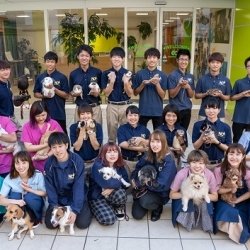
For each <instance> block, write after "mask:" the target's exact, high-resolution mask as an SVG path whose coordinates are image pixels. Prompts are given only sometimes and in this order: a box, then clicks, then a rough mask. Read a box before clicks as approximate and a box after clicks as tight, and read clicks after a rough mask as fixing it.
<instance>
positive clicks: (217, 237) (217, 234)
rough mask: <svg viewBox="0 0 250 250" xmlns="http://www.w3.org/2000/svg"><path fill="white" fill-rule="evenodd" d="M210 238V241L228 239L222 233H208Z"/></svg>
mask: <svg viewBox="0 0 250 250" xmlns="http://www.w3.org/2000/svg"><path fill="white" fill-rule="evenodd" d="M210 236H211V238H212V239H215V240H227V239H228V235H227V234H226V233H223V232H218V233H216V234H213V233H210Z"/></svg>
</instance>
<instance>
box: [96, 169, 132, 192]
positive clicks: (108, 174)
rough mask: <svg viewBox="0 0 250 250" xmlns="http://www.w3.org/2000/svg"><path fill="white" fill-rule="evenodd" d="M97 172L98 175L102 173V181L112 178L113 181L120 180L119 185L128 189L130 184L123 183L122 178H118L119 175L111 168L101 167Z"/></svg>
mask: <svg viewBox="0 0 250 250" xmlns="http://www.w3.org/2000/svg"><path fill="white" fill-rule="evenodd" d="M98 171H99V173H102V177H103V179H104V180H109V179H110V178H114V179H117V180H120V181H121V183H122V184H123V185H124V186H125V187H130V183H128V182H127V181H125V180H124V179H123V178H122V176H120V175H119V174H117V172H116V170H115V169H114V168H111V167H102V168H101V169H99V170H98Z"/></svg>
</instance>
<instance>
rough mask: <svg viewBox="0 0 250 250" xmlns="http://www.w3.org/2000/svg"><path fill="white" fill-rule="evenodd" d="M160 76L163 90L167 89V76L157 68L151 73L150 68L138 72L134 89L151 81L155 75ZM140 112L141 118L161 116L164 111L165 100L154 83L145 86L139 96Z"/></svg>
mask: <svg viewBox="0 0 250 250" xmlns="http://www.w3.org/2000/svg"><path fill="white" fill-rule="evenodd" d="M156 74H159V76H160V78H161V80H160V85H161V87H162V89H163V90H166V89H167V75H166V74H165V73H164V72H162V71H160V70H158V69H157V68H156V69H154V70H153V71H150V70H149V69H148V68H146V69H142V70H140V71H138V72H137V73H136V75H135V78H134V79H133V85H132V86H133V89H137V88H138V87H139V86H140V85H141V84H142V82H143V81H144V80H149V79H151V78H153V77H154V75H156ZM139 95H140V98H139V110H140V115H141V116H161V115H162V111H163V100H162V98H161V97H160V96H159V94H158V93H157V90H156V86H155V85H154V84H152V83H148V84H146V85H145V87H144V89H143V90H142V91H141V93H140V94H139Z"/></svg>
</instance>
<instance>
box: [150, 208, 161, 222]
mask: <svg viewBox="0 0 250 250" xmlns="http://www.w3.org/2000/svg"><path fill="white" fill-rule="evenodd" d="M161 213H162V206H160V207H159V208H157V209H155V210H153V211H152V213H151V221H158V220H159V219H160V218H161Z"/></svg>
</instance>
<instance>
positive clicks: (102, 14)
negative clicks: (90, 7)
mask: <svg viewBox="0 0 250 250" xmlns="http://www.w3.org/2000/svg"><path fill="white" fill-rule="evenodd" d="M96 15H97V16H107V15H108V13H96Z"/></svg>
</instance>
